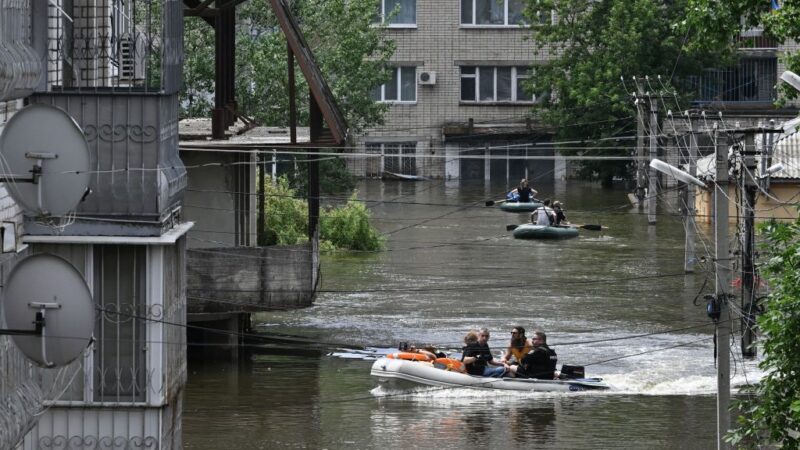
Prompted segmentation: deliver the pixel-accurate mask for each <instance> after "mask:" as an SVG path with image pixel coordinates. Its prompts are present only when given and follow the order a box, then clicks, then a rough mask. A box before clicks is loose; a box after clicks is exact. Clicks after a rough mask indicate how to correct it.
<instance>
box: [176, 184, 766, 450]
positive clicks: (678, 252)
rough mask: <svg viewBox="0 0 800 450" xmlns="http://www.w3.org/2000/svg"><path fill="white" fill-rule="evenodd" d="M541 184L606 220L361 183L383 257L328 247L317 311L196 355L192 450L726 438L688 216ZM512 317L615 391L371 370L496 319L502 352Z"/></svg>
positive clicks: (489, 195) (707, 247)
mask: <svg viewBox="0 0 800 450" xmlns="http://www.w3.org/2000/svg"><path fill="white" fill-rule="evenodd" d="M533 187H534V188H535V189H537V190H539V192H540V194H539V197H540V198H544V197H550V198H553V199H558V200H560V201H562V203H564V205H565V209H566V213H567V218H568V219H569V220H570V221H571V222H573V223H576V224H602V225H603V226H606V227H608V229H607V230H604V231H602V232H598V231H588V230H581V231H580V236H579V237H578V238H575V239H570V240H563V241H536V240H515V239H514V238H513V237H512V235H511V233H510V232H508V231H506V226H507V225H510V224H519V223H522V222H524V221H527V220H528V214H513V213H506V212H503V211H501V210H499V209H498V208H497V207H485V206H484V202H485V201H486V200H498V199H502V198H503V197H504V191H505V190H506V186H504V185H484V184H483V183H478V184H465V183H458V182H452V183H450V182H444V181H425V182H416V183H414V182H410V183H403V182H380V181H372V180H371V181H366V182H362V183H361V185H360V187H359V198H360V199H363V200H364V201H366V202H367V205H368V206H369V208H370V210H371V211H372V218H373V223H374V224H375V225H376V226H377V227H378V228H379V229H380V230H381V231H382V232H383V233H385V234H386V236H387V246H386V249H385V251H383V252H378V253H359V254H347V255H326V256H323V259H322V261H323V262H322V285H321V289H320V293H319V296H318V298H317V300H316V303H315V306H313V307H312V308H309V309H305V310H297V311H286V312H277V313H270V314H260V315H258V316H256V317H255V318H254V323H257V324H258V325H257V327H256V331H257V332H259V333H265V334H270V335H273V336H276V335H278V336H284V337H285V339H284V340H282V341H281V342H282V344H281V345H272V346H271V348H272V349H271V350H269V349H263V350H258V351H256V352H254V353H253V354H252V357H251V358H249V359H247V358H246V359H247V360H246V361H240V363H239V364H233V363H219V362H215V363H203V364H200V363H195V364H190V367H189V379H188V385H187V395H186V400H185V404H184V415H183V433H184V442H185V447H186V448H189V449H203V450H205V449H209V450H210V449H221V448H237V449H239V448H240V449H272V448H310V449H317V448H328V449H344V448H347V449H361V448H363V449H369V448H388V449H401V448H403V449H405V448H520V449H522V448H537V449H581V450H584V449H593V448H626V449H628V448H629V449H638V448H642V449H644V448H647V449H675V448H682V449H708V448H714V447H716V403H715V402H716V400H715V393H716V368H715V365H714V344H713V341H712V336H713V332H714V328H713V326H712V325H711V321H710V319H708V318H707V317H706V314H705V302H704V301H703V299H702V294H704V293H709V292H712V291H713V287H714V280H713V276H712V275H711V274H710V273H708V272H707V271H708V270H709V268H710V263H708V262H700V263H698V265H697V270H696V273H694V274H690V275H685V274H684V273H683V258H684V232H683V225H682V224H681V221H680V218H679V216H677V215H676V214H677V213H676V212H675V211H674V210H671V209H669V208H668V207H664V208H662V210H661V211H660V213H661V214H660V215H659V218H658V219H659V222H658V224H657V226H648V224H647V215H646V213H643V212H639V211H636V210H633V209H632V208H631V207H630V205H629V203H628V201H627V199H626V192H625V191H624V190H622V189H618V190H603V189H600V188H599V187H598V186H597V185H594V184H585V183H579V182H561V183H556V184H555V185H538V184H535V183H534V185H533ZM323 203H324V202H323ZM700 230H701V238H702V239H703V241H700V240H699V241H698V243H697V249H698V250H697V251H698V257H702V256H706V257H707V260H708V261H710V260H711V258H710V254H709V253H708V252H713V244H712V243H710V242H707V241H705V239H707V236H708V234H709V232H710V228H708V226H706V225H701V228H700ZM698 296H699V298H698V299H697V301H696V303H695V302H694V300H695V298H697V297H698ZM517 325H521V326H523V327H525V328H526V329H527V330H528V331H529V333H528V334H529V335H530V331H532V330H534V329H541V330H543V331H545V332H546V333H547V335H548V342H549V343H550V345H551V346H552V347H553V348H554V349H555V350H556V351H557V352H558V356H559V365H560V364H562V363H567V364H578V365H583V366H585V367H586V373H587V376H591V377H602V378H603V379H604V380H605V381H607V382H608V383H610V384H611V385H612V386H613V388H614V389H613V390H611V391H608V392H602V393H597V392H581V393H569V394H553V393H518V392H514V393H499V392H495V391H491V392H485V391H476V390H466V389H441V388H419V389H415V390H405V391H400V390H391V389H387V388H385V387H377V386H378V385H377V383H376V381H375V380H373V379H371V377H370V375H369V369H370V366H371V364H372V361H373V360H374V359H375V357H376V356H377V355H379V354H381V353H385V352H387V351H389V350H391V349H393V348H396V346H397V344H398V342H401V341H407V342H410V343H417V344H422V343H431V344H434V345H436V346H438V347H440V348H444V349H447V350H449V351H457V350H458V349H459V348H460V346H461V345H462V340H463V336H464V334H465V333H466V331H467V330H469V329H475V328H480V327H484V326H485V327H488V328H489V329H490V330H491V332H492V338H491V340H490V341H489V344H490V345H491V346H492V348H493V349H494V350H495V353H499V351H500V350H502V349H504V348H505V346H506V345H507V342H508V338H509V337H510V335H509V332H510V330H511V328H512V327H514V326H517ZM731 348H732V350H733V352H732V362H731V367H732V370H731V371H732V374H733V381H732V384H734V385H737V384H742V383H744V382H746V381H753V380H755V379H757V378H758V376H759V374H758V371H757V369H756V368H755V363H753V362H748V363H747V364H743V363H742V361H741V357H740V356H739V355H740V354H741V353H740V351H739V347H738V341H736V342H732V345H731Z"/></svg>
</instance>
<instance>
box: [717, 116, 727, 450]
mask: <svg viewBox="0 0 800 450" xmlns="http://www.w3.org/2000/svg"><path fill="white" fill-rule="evenodd" d="M715 127H716V126H715ZM714 137H715V146H716V149H715V150H716V169H717V170H716V172H717V173H716V178H715V183H714V267H715V271H714V273H715V274H716V277H715V291H716V302H717V305H718V308H719V313H720V314H719V320H718V321H717V334H716V337H717V449H719V450H723V449H724V450H728V449H729V448H730V446H729V445H728V443H727V442H725V434H726V433H728V430H729V429H730V423H731V419H730V411H728V409H729V407H730V403H731V380H730V372H731V370H730V366H731V362H730V353H729V352H730V338H731V317H730V312H729V310H728V298H729V295H728V289H730V281H731V258H730V255H728V139H727V138H725V139H722V138H721V137H720V136H719V132H718V131H716V130H715V133H714Z"/></svg>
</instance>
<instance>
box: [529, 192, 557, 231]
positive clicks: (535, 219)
mask: <svg viewBox="0 0 800 450" xmlns="http://www.w3.org/2000/svg"><path fill="white" fill-rule="evenodd" d="M555 222H556V214H555V212H554V211H553V208H551V207H550V199H549V198H546V199H544V206H540V207H539V208H537V209H536V210H535V211H534V212H533V213H531V223H533V224H534V225H545V226H553V225H555Z"/></svg>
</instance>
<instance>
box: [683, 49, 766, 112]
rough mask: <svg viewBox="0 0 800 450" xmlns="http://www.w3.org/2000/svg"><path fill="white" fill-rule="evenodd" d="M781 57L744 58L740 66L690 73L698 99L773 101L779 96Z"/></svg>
mask: <svg viewBox="0 0 800 450" xmlns="http://www.w3.org/2000/svg"><path fill="white" fill-rule="evenodd" d="M777 79H778V59H777V58H743V59H741V60H740V61H739V63H738V64H737V65H736V66H733V67H729V68H726V69H708V70H706V71H704V73H703V75H701V76H699V77H690V78H689V80H688V81H689V83H690V87H691V88H692V89H693V90H694V91H695V92H696V93H697V94H696V96H695V102H698V103H709V102H751V103H771V102H773V101H774V99H775V96H776V91H775V84H776V80H777Z"/></svg>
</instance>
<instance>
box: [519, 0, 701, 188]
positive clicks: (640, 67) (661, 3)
mask: <svg viewBox="0 0 800 450" xmlns="http://www.w3.org/2000/svg"><path fill="white" fill-rule="evenodd" d="M686 6H687V3H686V0H676V1H668V0H598V1H589V2H587V1H585V0H558V1H556V0H528V3H527V6H526V12H525V16H526V18H527V20H528V21H529V22H530V23H534V24H536V25H533V26H531V31H532V40H533V44H534V45H535V46H536V48H537V50H538V51H539V57H540V58H539V59H540V60H541V62H539V61H536V62H535V63H534V71H535V72H534V76H532V77H531V79H530V81H531V82H530V86H529V87H530V88H531V90H532V92H535V93H537V94H542V93H550V94H552V95H547V94H546V95H543V96H542V99H543V101H541V102H540V104H538V105H537V106H536V107H535V110H537V111H538V113H539V115H540V118H541V120H543V121H544V122H545V123H546V124H549V125H551V126H552V127H553V128H554V129H555V137H556V139H558V140H575V139H580V140H582V141H584V142H585V144H583V145H582V147H587V146H588V147H593V148H591V149H590V150H589V151H587V152H585V154H587V155H592V156H602V155H628V154H630V151H631V147H632V141H630V140H626V141H620V142H616V141H614V140H599V139H604V138H611V137H615V136H620V135H631V134H635V133H636V117H635V116H636V108H635V106H634V103H633V99H632V97H631V94H632V93H633V92H634V91H636V88H635V86H634V84H633V83H632V81H631V80H632V77H634V76H636V77H640V78H641V77H645V76H648V77H649V78H650V81H649V84H645V86H644V88H645V89H646V90H647V91H650V92H654V91H662V90H668V91H673V92H677V96H678V98H679V99H680V100H681V101H684V100H685V98H686V96H687V95H688V94H689V88H688V87H687V85H686V84H685V83H684V82H683V80H685V79H686V76H687V75H690V74H696V73H699V71H700V69H701V67H703V65H704V64H706V63H710V58H709V52H707V51H706V49H705V48H704V49H697V48H696V49H694V50H695V51H689V48H688V47H687V46H686V45H685V44H686V41H687V38H688V37H687V36H686V34H685V33H683V34H682V33H681V32H680V30H679V29H678V28H677V27H676V26H674V25H675V24H676V23H677V22H678V21H680V20H682V19H683V16H684V14H685V12H686ZM551 11H553V12H554V13H555V17H556V18H557V20H555V21H553V22H552V23H551V22H549V21H544V23H541V22H540V21H539V20H538V18H539V17H548V18H549V17H551ZM709 65H710V64H709ZM659 76H660V77H661V79H660V80H659V79H658V77H659ZM623 78H624V79H625V81H624V82H623V81H622V79H623ZM562 153H567V154H569V153H574V152H570V150H568V149H562ZM627 166H628V164H627V163H626V162H624V161H587V162H584V163H583V167H582V170H581V171H582V174H583V175H584V176H585V177H599V178H600V179H601V180H602V181H604V182H605V183H609V182H610V181H611V178H612V177H613V176H623V177H625V176H627V175H628V167H627Z"/></svg>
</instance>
